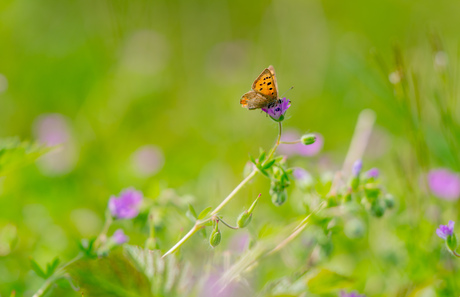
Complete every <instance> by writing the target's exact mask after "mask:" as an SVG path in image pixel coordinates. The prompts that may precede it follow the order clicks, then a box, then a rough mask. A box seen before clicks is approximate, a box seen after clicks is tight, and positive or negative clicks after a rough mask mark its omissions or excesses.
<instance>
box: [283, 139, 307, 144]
mask: <svg viewBox="0 0 460 297" xmlns="http://www.w3.org/2000/svg"><path fill="white" fill-rule="evenodd" d="M301 141H302V140H300V139H298V140H294V141H281V142H280V143H283V144H296V143H300V142H301Z"/></svg>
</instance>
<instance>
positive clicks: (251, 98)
mask: <svg viewBox="0 0 460 297" xmlns="http://www.w3.org/2000/svg"><path fill="white" fill-rule="evenodd" d="M251 89H252V91H249V92H247V93H246V94H244V95H243V96H241V99H240V104H241V106H242V107H246V108H247V109H250V110H251V109H257V108H264V107H271V106H273V105H275V104H276V103H277V102H278V85H277V83H276V75H275V69H274V68H273V66H271V65H270V66H268V68H265V70H264V71H262V73H261V74H260V75H259V77H257V78H256V80H255V81H254V83H253V84H252V87H251Z"/></svg>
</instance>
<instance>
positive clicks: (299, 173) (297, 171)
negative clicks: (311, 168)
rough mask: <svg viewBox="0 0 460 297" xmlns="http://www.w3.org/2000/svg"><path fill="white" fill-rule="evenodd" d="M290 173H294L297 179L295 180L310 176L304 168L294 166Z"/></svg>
mask: <svg viewBox="0 0 460 297" xmlns="http://www.w3.org/2000/svg"><path fill="white" fill-rule="evenodd" d="M292 175H294V178H295V179H297V180H302V179H306V178H308V179H309V178H311V175H310V173H308V172H307V171H306V170H305V169H303V168H300V167H296V168H294V171H293V172H292Z"/></svg>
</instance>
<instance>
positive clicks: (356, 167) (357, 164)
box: [351, 160, 363, 176]
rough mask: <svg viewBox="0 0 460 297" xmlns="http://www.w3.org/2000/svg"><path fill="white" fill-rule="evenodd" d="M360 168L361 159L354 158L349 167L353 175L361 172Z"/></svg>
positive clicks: (361, 164) (361, 165) (361, 166)
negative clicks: (351, 165)
mask: <svg viewBox="0 0 460 297" xmlns="http://www.w3.org/2000/svg"><path fill="white" fill-rule="evenodd" d="M362 168H363V162H362V161H361V160H356V161H355V163H354V164H353V167H352V169H351V173H352V174H353V176H358V175H359V174H360V173H361V169H362Z"/></svg>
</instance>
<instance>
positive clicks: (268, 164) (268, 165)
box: [262, 160, 276, 169]
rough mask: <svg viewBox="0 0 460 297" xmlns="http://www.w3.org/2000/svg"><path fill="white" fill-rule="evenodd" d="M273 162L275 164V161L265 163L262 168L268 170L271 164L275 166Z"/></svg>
mask: <svg viewBox="0 0 460 297" xmlns="http://www.w3.org/2000/svg"><path fill="white" fill-rule="evenodd" d="M275 162H276V160H271V161H269V162H267V163H266V164H265V165H264V166H263V167H262V168H263V169H268V168H270V167H272V166H273V164H275Z"/></svg>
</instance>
